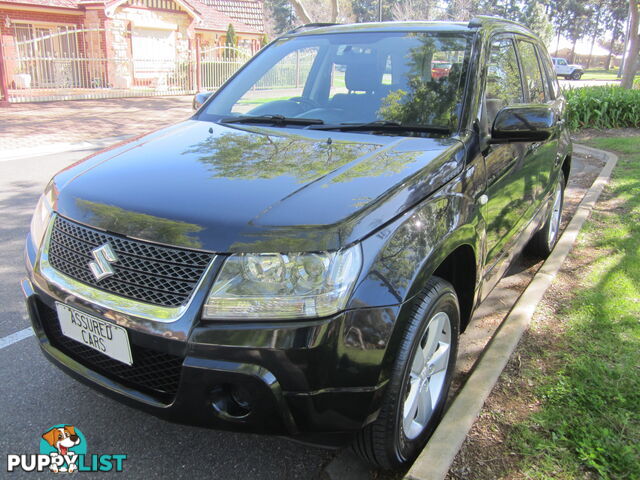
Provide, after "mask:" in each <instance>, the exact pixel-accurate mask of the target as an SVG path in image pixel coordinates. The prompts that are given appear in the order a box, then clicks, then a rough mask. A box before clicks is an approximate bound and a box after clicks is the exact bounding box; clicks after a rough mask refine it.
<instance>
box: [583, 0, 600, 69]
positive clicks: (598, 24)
mask: <svg viewBox="0 0 640 480" xmlns="http://www.w3.org/2000/svg"><path fill="white" fill-rule="evenodd" d="M600 7H601V6H600ZM601 16H602V8H598V15H597V16H596V23H595V26H594V27H593V37H591V49H590V50H589V58H588V59H587V66H586V67H585V69H589V67H590V66H591V59H592V57H593V46H594V45H595V44H596V37H597V36H598V29H599V28H600V17H601Z"/></svg>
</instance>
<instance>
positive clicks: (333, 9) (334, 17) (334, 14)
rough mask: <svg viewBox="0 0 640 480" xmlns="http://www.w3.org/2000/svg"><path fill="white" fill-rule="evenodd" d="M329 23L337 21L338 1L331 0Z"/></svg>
mask: <svg viewBox="0 0 640 480" xmlns="http://www.w3.org/2000/svg"><path fill="white" fill-rule="evenodd" d="M330 21H331V23H336V22H337V21H338V0H331V20H330Z"/></svg>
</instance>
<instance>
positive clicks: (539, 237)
mask: <svg viewBox="0 0 640 480" xmlns="http://www.w3.org/2000/svg"><path fill="white" fill-rule="evenodd" d="M564 187H565V185H564V175H563V174H562V173H560V175H559V178H558V181H557V183H556V188H555V190H554V192H553V199H552V202H553V203H552V204H551V209H550V210H549V214H548V215H547V220H546V221H545V222H544V225H543V226H542V228H541V229H540V230H538V231H537V232H536V233H535V234H534V235H533V237H531V240H530V241H529V244H528V248H527V250H528V251H529V253H531V254H533V255H535V256H537V257H540V258H547V257H548V256H549V254H550V253H551V251H552V250H553V247H555V246H556V243H557V242H558V237H559V236H560V221H561V220H562V207H563V205H564Z"/></svg>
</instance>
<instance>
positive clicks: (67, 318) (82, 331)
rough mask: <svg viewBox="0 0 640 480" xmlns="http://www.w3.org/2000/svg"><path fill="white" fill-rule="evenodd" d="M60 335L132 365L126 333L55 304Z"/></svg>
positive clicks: (121, 329) (122, 329)
mask: <svg viewBox="0 0 640 480" xmlns="http://www.w3.org/2000/svg"><path fill="white" fill-rule="evenodd" d="M56 310H57V311H58V319H59V320H60V327H61V328H62V333H63V334H64V335H65V336H67V337H69V338H73V339H74V340H75V341H77V342H80V343H82V344H84V345H86V346H87V347H91V348H93V349H94V350H97V351H99V352H101V353H104V354H105V355H107V356H109V357H111V358H113V359H115V360H118V361H119V362H122V363H126V364H127V365H133V360H132V357H131V347H130V346H129V335H128V334H127V331H126V330H125V329H124V328H122V327H120V326H118V325H114V324H113V323H110V322H105V321H104V320H102V319H100V318H98V317H94V316H93V315H88V314H86V313H84V312H82V311H80V310H77V309H75V308H72V307H70V306H69V305H65V304H63V303H58V302H56Z"/></svg>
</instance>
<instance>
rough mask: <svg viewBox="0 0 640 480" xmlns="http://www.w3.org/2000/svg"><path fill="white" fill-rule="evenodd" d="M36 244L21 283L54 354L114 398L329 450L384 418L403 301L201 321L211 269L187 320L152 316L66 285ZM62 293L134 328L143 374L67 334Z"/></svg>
mask: <svg viewBox="0 0 640 480" xmlns="http://www.w3.org/2000/svg"><path fill="white" fill-rule="evenodd" d="M30 245H31V242H30V240H29V239H28V240H27V249H26V251H25V257H26V258H25V260H26V264H27V272H28V278H27V279H25V280H24V281H23V283H22V287H23V291H24V293H25V296H26V301H27V308H28V312H29V316H30V318H31V322H32V324H33V328H34V331H35V333H36V336H37V338H38V340H39V342H40V346H41V348H42V350H43V352H44V354H45V356H46V357H47V358H48V359H49V360H50V361H52V362H53V363H54V364H55V365H57V366H58V367H60V368H61V369H62V370H63V371H65V372H66V373H68V374H69V375H71V376H72V377H75V378H76V379H78V380H80V381H82V382H84V383H86V384H88V385H90V386H92V387H94V388H96V389H97V390H99V391H101V392H103V393H105V394H107V395H109V396H111V397H114V398H116V399H118V400H120V401H123V402H124V403H127V404H129V405H132V406H134V407H137V408H140V409H142V410H145V411H147V412H149V413H151V414H153V415H156V416H158V417H161V418H164V419H167V420H169V421H173V422H178V423H184V424H190V425H197V426H203V427H210V428H217V429H224V430H234V431H245V432H254V433H268V434H275V435H286V436H291V437H295V438H297V439H298V440H300V441H306V442H310V443H315V444H322V445H327V446H338V445H341V444H343V443H345V442H347V441H348V440H349V439H350V438H351V437H352V435H353V434H354V433H355V432H357V431H358V430H359V429H361V428H362V427H363V426H364V425H366V424H367V423H368V422H370V421H372V420H373V419H375V418H376V416H377V413H378V410H379V408H380V404H381V400H382V395H383V393H384V386H385V383H386V381H385V379H384V372H385V366H384V365H385V358H387V356H386V353H387V349H388V348H387V347H388V344H389V340H390V336H391V331H392V326H393V324H394V323H395V318H396V316H397V314H398V309H399V307H381V308H363V309H357V310H351V311H348V312H343V313H341V314H338V315H336V316H334V317H331V318H328V319H321V320H305V321H294V322H291V321H287V322H268V323H267V322H260V323H257V322H253V323H242V322H225V323H221V322H203V321H201V320H200V308H201V307H200V306H201V305H202V301H203V298H202V297H203V296H204V295H205V293H203V291H207V290H208V288H209V286H210V283H211V281H212V280H213V271H212V272H210V278H208V279H205V282H204V284H203V287H204V288H203V289H201V290H203V291H199V292H196V294H195V295H194V298H193V301H192V302H191V304H190V305H189V307H188V308H187V309H186V311H185V312H184V314H183V315H182V316H181V317H180V318H179V319H177V320H176V321H174V322H153V321H152V320H149V319H144V318H135V317H132V316H131V315H129V314H125V313H122V312H118V311H115V310H111V309H108V308H105V307H104V306H101V305H97V304H93V303H91V302H88V301H87V300H86V298H79V297H77V296H75V295H74V294H73V292H69V291H65V290H63V289H61V288H60V287H59V286H58V285H56V284H54V283H52V282H50V281H49V280H48V279H47V278H46V277H44V276H43V275H41V273H40V272H39V271H38V268H37V266H36V268H33V265H34V264H35V261H36V256H37V255H36V252H35V251H33V249H32V247H30ZM56 301H58V302H63V303H66V304H68V305H71V306H73V307H75V308H78V309H81V310H83V311H85V312H86V313H88V314H91V315H96V316H99V317H101V318H104V319H105V320H108V321H112V322H114V323H117V324H119V325H121V326H122V327H124V328H126V329H127V331H128V334H129V339H130V342H131V345H132V349H133V357H134V367H136V368H139V369H140V370H136V371H130V370H127V368H128V367H126V366H124V364H122V365H118V363H119V362H117V361H115V360H110V359H108V358H106V357H105V358H101V357H104V355H101V354H99V353H98V352H95V351H91V350H86V349H87V348H88V347H86V346H84V345H82V344H80V343H78V342H75V341H73V340H71V339H68V338H67V337H64V336H62V335H61V332H60V331H59V324H58V320H57V314H56V311H55V302H56ZM83 348H84V349H85V350H83ZM114 363H115V364H116V365H114ZM141 364H142V365H143V366H142V367H140V365H141Z"/></svg>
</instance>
